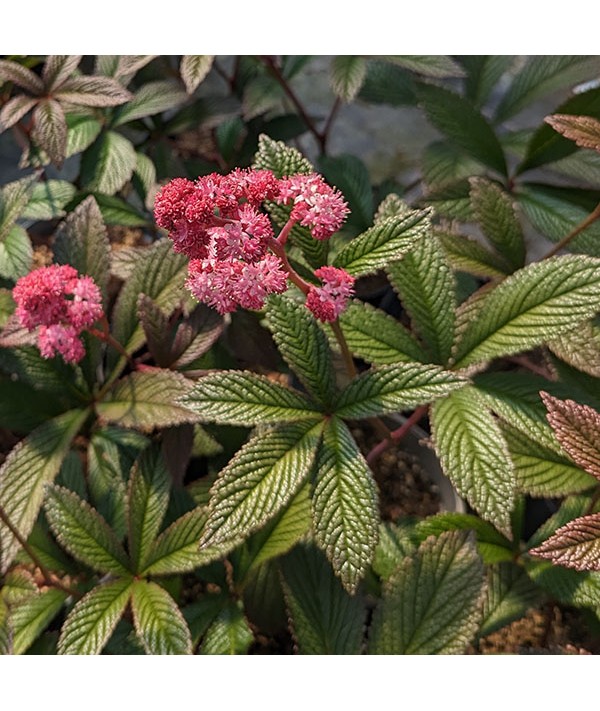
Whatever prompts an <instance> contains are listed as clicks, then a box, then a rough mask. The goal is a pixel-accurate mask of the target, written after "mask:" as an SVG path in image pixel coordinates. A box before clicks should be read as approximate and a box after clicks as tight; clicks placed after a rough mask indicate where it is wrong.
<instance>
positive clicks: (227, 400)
mask: <svg viewBox="0 0 600 711" xmlns="http://www.w3.org/2000/svg"><path fill="white" fill-rule="evenodd" d="M180 402H181V403H182V404H184V405H185V406H186V407H188V408H189V409H190V410H192V411H193V412H196V413H197V414H198V416H199V418H200V419H201V420H202V421H204V422H217V423H219V424H225V425H240V426H242V427H253V426H254V425H258V424H273V423H275V422H291V421H296V420H314V421H316V420H320V419H321V418H322V415H321V413H320V412H319V411H318V410H316V409H315V405H314V404H313V403H312V402H311V401H310V400H309V399H308V398H307V397H306V396H305V395H302V393H300V392H298V391H296V390H292V389H291V388H287V387H285V386H283V385H279V383H276V382H274V381H272V380H269V378H267V377H266V376H263V375H255V374H254V373H250V372H247V371H236V370H228V371H221V372H219V373H209V374H208V375H206V376H204V377H202V378H200V380H198V382H197V383H196V384H195V385H194V387H193V389H191V390H190V392H189V394H188V395H186V396H185V397H183V398H182V399H181V400H180Z"/></svg>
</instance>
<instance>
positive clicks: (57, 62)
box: [42, 54, 81, 94]
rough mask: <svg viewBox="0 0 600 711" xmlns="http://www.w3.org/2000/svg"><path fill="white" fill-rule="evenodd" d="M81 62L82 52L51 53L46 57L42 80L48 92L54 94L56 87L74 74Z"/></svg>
mask: <svg viewBox="0 0 600 711" xmlns="http://www.w3.org/2000/svg"><path fill="white" fill-rule="evenodd" d="M80 62H81V55H80V54H51V55H50V56H49V57H46V61H45V63H44V68H43V70H42V81H43V82H44V85H45V88H46V91H47V92H48V94H54V93H55V91H56V89H57V88H58V87H60V85H61V84H64V82H65V81H66V80H67V79H68V78H69V77H70V76H71V74H73V72H74V71H75V70H76V69H77V67H78V66H79V63H80Z"/></svg>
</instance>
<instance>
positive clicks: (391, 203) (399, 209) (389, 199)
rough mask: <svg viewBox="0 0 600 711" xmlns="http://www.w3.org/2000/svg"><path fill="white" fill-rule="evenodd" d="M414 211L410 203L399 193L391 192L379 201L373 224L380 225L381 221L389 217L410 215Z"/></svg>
mask: <svg viewBox="0 0 600 711" xmlns="http://www.w3.org/2000/svg"><path fill="white" fill-rule="evenodd" d="M410 212H412V210H411V208H410V206H409V205H408V203H406V202H405V201H404V200H403V199H402V198H401V197H400V195H398V194H397V193H389V194H388V195H386V196H385V197H384V198H383V200H382V201H381V202H380V203H379V205H378V207H377V211H376V212H375V216H374V217H373V224H375V225H378V224H379V223H380V222H385V220H386V219H387V218H388V217H400V216H402V215H408V214H409V213H410Z"/></svg>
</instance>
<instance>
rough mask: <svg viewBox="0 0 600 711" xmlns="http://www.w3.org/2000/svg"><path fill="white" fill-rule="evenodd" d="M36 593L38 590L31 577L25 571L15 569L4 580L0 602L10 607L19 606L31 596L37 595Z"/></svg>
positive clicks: (0, 592)
mask: <svg viewBox="0 0 600 711" xmlns="http://www.w3.org/2000/svg"><path fill="white" fill-rule="evenodd" d="M38 593H39V588H38V586H37V583H36V582H35V578H34V577H33V575H32V574H31V573H30V572H29V571H27V570H23V569H19V568H15V569H14V570H11V571H10V572H9V573H7V574H6V576H5V578H4V582H3V584H2V589H1V591H0V600H3V601H4V602H5V603H6V604H7V605H10V606H14V605H20V604H21V603H23V602H24V601H25V600H27V599H29V598H30V597H31V596H32V595H37V594H38Z"/></svg>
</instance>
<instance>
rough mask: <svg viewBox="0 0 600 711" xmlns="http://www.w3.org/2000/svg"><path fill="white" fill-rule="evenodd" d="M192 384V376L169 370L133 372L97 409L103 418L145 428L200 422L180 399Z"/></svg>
mask: <svg viewBox="0 0 600 711" xmlns="http://www.w3.org/2000/svg"><path fill="white" fill-rule="evenodd" d="M191 388H192V383H191V381H190V380H188V379H187V378H185V377H184V376H183V375H180V374H179V373H175V372H173V371H170V370H164V369H161V370H155V371H151V372H135V373H131V374H130V375H127V376H126V377H124V378H122V379H121V380H119V381H117V383H116V384H115V386H114V388H113V389H112V390H111V391H110V392H109V393H108V394H107V395H106V397H105V398H104V399H103V400H102V401H101V402H98V403H97V404H96V412H97V413H98V416H99V417H100V418H101V419H102V420H103V421H104V422H114V423H115V424H118V425H120V426H121V427H132V428H134V429H138V430H141V431H142V432H151V431H152V430H153V429H154V428H156V427H172V426H173V425H181V424H183V423H185V422H189V423H194V422H198V421H199V417H198V415H197V414H196V413H194V412H192V410H190V409H189V408H188V407H187V406H186V405H184V404H181V403H180V400H181V398H182V397H183V396H184V395H187V394H188V393H189V392H190V390H191Z"/></svg>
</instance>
